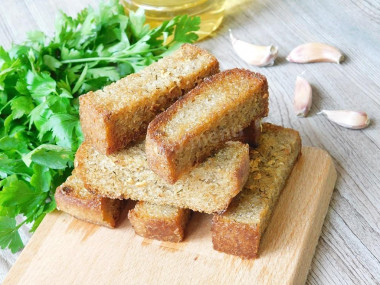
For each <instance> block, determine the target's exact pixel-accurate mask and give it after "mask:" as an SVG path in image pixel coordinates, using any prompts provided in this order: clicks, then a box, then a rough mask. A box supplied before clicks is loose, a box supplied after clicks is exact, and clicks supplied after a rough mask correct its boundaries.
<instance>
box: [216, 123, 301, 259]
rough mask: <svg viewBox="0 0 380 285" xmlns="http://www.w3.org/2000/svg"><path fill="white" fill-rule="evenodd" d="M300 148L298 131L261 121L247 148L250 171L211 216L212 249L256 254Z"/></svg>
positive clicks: (253, 255)
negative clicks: (255, 143) (227, 202)
mask: <svg viewBox="0 0 380 285" xmlns="http://www.w3.org/2000/svg"><path fill="white" fill-rule="evenodd" d="M300 152H301V139H300V136H299V134H298V132H297V131H295V130H292V129H286V128H283V127H280V126H275V125H271V124H263V131H262V134H261V136H260V139H259V146H258V148H256V149H251V150H250V174H249V178H248V181H247V183H246V185H245V186H244V189H243V190H242V192H241V193H239V195H238V196H236V197H235V198H234V199H233V201H232V202H231V204H230V206H229V207H228V209H227V211H226V212H225V213H223V214H221V215H214V216H213V220H212V242H213V246H214V249H216V250H218V251H222V252H225V253H228V254H233V255H237V256H240V257H242V258H255V257H257V255H258V250H259V244H260V240H261V237H262V235H263V234H264V232H265V229H266V227H267V225H268V222H269V220H270V217H271V214H272V211H273V208H274V207H275V205H276V203H277V200H278V197H279V195H280V193H281V191H282V189H283V188H284V186H285V184H286V180H287V178H288V176H289V175H290V173H291V171H292V169H293V166H294V164H295V162H296V160H297V158H298V156H299V155H300Z"/></svg>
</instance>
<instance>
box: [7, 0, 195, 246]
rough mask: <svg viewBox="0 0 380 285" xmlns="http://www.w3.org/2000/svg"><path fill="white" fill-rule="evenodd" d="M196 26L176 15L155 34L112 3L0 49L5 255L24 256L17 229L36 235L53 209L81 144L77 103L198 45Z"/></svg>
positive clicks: (139, 18) (138, 14) (142, 20)
mask: <svg viewBox="0 0 380 285" xmlns="http://www.w3.org/2000/svg"><path fill="white" fill-rule="evenodd" d="M199 24H200V19H199V18H198V17H188V16H179V17H175V18H173V19H172V20H170V21H167V22H164V23H162V25H161V26H159V27H157V28H154V29H150V27H149V26H148V25H146V24H145V15H144V11H143V10H138V11H136V12H135V13H133V12H131V13H130V14H129V16H126V15H125V14H124V10H123V7H122V6H121V5H120V4H119V3H118V0H112V1H109V2H107V3H101V4H100V7H99V9H98V10H93V9H92V8H87V9H84V10H82V11H81V12H80V13H79V14H78V15H77V16H76V17H75V18H72V17H69V16H68V15H66V14H64V13H61V14H60V15H59V17H58V19H57V21H56V25H55V34H54V36H53V37H51V38H50V37H47V36H46V35H45V34H44V33H43V32H31V33H30V34H28V39H27V41H26V42H25V43H23V44H21V45H14V46H13V47H12V48H11V49H10V50H9V51H6V50H5V49H4V48H2V47H1V46H0V134H1V135H0V137H1V139H0V179H1V181H0V187H1V188H0V247H1V248H7V247H8V248H9V249H11V250H12V252H16V251H18V250H19V249H21V248H22V247H23V242H22V240H21V238H20V235H19V232H18V229H19V228H20V227H21V226H22V225H23V224H25V223H34V224H33V226H32V228H31V231H32V232H33V231H35V229H36V228H37V227H38V225H39V224H40V222H41V221H42V219H43V218H44V216H45V215H46V213H49V212H51V211H53V210H54V209H55V207H56V204H55V201H54V192H55V189H56V187H57V186H59V185H60V184H61V183H62V182H63V181H64V180H65V179H66V177H67V176H68V175H70V173H71V171H72V168H73V159H74V154H75V152H76V150H77V148H78V146H79V145H80V144H81V142H82V141H83V135H82V131H81V127H80V124H79V115H78V96H79V95H80V94H84V93H86V92H88V91H90V90H97V89H100V88H102V87H103V86H105V85H107V84H109V83H111V82H113V81H116V80H118V79H120V78H121V77H123V76H126V75H128V74H130V73H133V72H136V71H138V70H139V69H141V68H143V67H145V66H147V65H149V64H151V63H152V62H155V61H157V60H158V59H160V58H161V57H162V56H164V55H166V54H168V53H170V52H172V51H173V50H175V49H176V48H178V47H179V46H180V45H181V44H182V43H185V42H194V41H196V40H197V38H198V37H197V35H196V34H195V33H194V32H195V31H197V30H198V29H199ZM16 217H19V218H18V221H20V222H19V223H17V222H16ZM19 219H20V220H19Z"/></svg>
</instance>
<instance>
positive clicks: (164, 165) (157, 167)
mask: <svg viewBox="0 0 380 285" xmlns="http://www.w3.org/2000/svg"><path fill="white" fill-rule="evenodd" d="M240 77H243V78H245V79H246V81H249V80H252V86H251V90H250V92H249V93H252V94H255V96H256V97H257V98H255V100H256V99H257V104H256V105H258V106H260V107H258V108H259V109H260V112H259V113H258V114H257V116H256V117H255V118H252V120H250V121H249V122H246V124H245V125H244V124H240V123H239V127H240V129H238V130H237V131H236V132H235V131H234V132H231V134H229V133H228V131H230V130H227V134H226V133H225V132H222V135H220V136H219V137H218V138H215V136H213V137H211V139H210V140H208V138H207V137H205V139H206V140H208V141H210V142H212V141H214V140H215V139H217V141H214V142H213V143H212V144H213V145H212V146H211V143H208V144H209V145H208V147H207V148H203V147H202V145H198V144H197V145H195V147H194V148H192V149H195V148H196V149H197V153H196V157H192V159H193V161H189V162H188V164H187V165H186V166H185V167H182V166H180V165H179V164H180V163H179V161H180V159H181V158H180V155H181V150H183V149H184V148H186V147H188V146H192V144H193V143H194V141H195V140H198V141H199V142H201V144H202V139H201V138H200V137H201V136H204V135H205V134H208V133H210V134H211V132H212V131H213V130H212V126H211V125H210V124H204V125H202V126H201V128H199V127H198V128H197V130H196V132H195V131H193V130H191V129H189V131H188V132H186V133H184V134H183V135H182V136H181V137H180V138H179V139H176V140H168V139H167V138H166V137H165V135H164V131H163V128H164V126H165V125H166V124H167V123H168V122H169V121H170V120H172V118H173V116H174V115H175V114H177V113H180V112H181V110H182V109H186V104H188V103H191V102H192V101H193V100H194V98H196V97H197V96H200V95H201V94H202V93H203V91H204V90H207V89H208V88H220V87H221V86H224V85H227V84H231V81H232V82H233V81H234V80H233V78H240ZM256 89H258V90H259V91H257V90H256ZM253 90H256V91H255V92H254V91H253ZM252 94H250V98H251V99H245V100H253V97H254V96H253V95H252ZM251 95H252V96H253V97H252V96H251ZM239 100H241V101H242V100H243V99H239ZM236 101H238V100H235V102H236ZM244 105H246V104H245V101H242V102H241V104H240V105H239V106H241V107H242V106H244ZM228 107H229V106H228V105H226V106H224V107H223V113H225V114H226V115H227V114H229V112H230V109H229V108H228ZM231 108H232V107H231ZM199 111H200V112H201V111H202V110H199ZM235 111H236V110H235ZM217 113H218V112H215V113H214V114H215V116H214V117H215V121H218V120H220V118H219V116H218V115H219V114H217ZM267 115H268V82H267V79H266V78H265V76H263V75H261V74H259V73H254V72H251V71H249V70H245V69H238V68H235V69H231V70H227V71H223V72H220V73H218V74H216V75H213V76H211V77H209V78H206V79H205V80H204V81H203V82H202V83H201V84H200V85H198V86H197V87H195V88H194V89H192V90H191V91H190V92H189V93H187V94H186V95H185V96H183V97H182V98H180V99H179V100H177V101H176V102H175V103H174V104H173V105H171V106H170V107H169V108H168V109H167V110H166V111H164V112H162V113H161V114H159V115H158V116H157V117H156V118H155V119H154V120H153V121H151V122H150V124H149V126H148V131H147V139H146V153H147V158H148V163H149V167H150V168H151V169H152V170H153V171H154V172H155V173H156V174H157V175H159V176H160V177H161V178H163V179H165V180H166V181H167V182H168V183H171V184H173V183H175V182H176V181H177V180H178V178H179V177H180V176H181V175H182V174H183V173H185V172H187V171H189V170H190V169H191V168H192V167H193V166H194V165H196V164H198V163H200V162H202V161H203V160H204V159H206V158H207V157H209V156H210V155H212V153H214V152H215V151H216V150H218V149H219V148H220V147H222V146H223V144H224V142H226V141H229V140H234V139H236V138H237V137H238V136H239V135H240V133H241V132H242V131H243V129H244V128H247V127H249V125H250V124H251V123H252V122H253V121H254V120H256V119H260V118H262V117H265V116H267ZM218 118H219V119H218ZM210 128H211V129H210ZM218 128H219V126H217V127H216V129H218ZM212 135H215V134H212ZM181 162H182V161H181Z"/></svg>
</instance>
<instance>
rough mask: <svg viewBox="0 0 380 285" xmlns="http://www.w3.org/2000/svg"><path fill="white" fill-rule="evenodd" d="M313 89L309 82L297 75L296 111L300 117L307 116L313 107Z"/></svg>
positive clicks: (295, 91) (294, 103)
mask: <svg viewBox="0 0 380 285" xmlns="http://www.w3.org/2000/svg"><path fill="white" fill-rule="evenodd" d="M311 103H312V89H311V86H310V84H309V82H307V81H306V79H305V78H302V77H301V76H297V80H296V87H295V89H294V102H293V105H294V111H295V112H296V115H297V116H299V117H306V115H307V113H309V110H310V108H311Z"/></svg>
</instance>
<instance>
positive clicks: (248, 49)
mask: <svg viewBox="0 0 380 285" xmlns="http://www.w3.org/2000/svg"><path fill="white" fill-rule="evenodd" d="M230 39H231V43H232V47H233V49H234V50H235V52H236V54H237V55H238V56H239V57H240V58H241V59H242V60H244V61H245V62H246V63H248V64H250V65H255V66H261V67H262V66H270V65H273V64H274V60H275V59H276V57H277V54H278V48H277V47H276V46H273V45H270V46H258V45H253V44H250V43H247V42H244V41H241V40H238V39H236V38H235V37H234V35H233V34H232V31H231V30H230Z"/></svg>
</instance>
